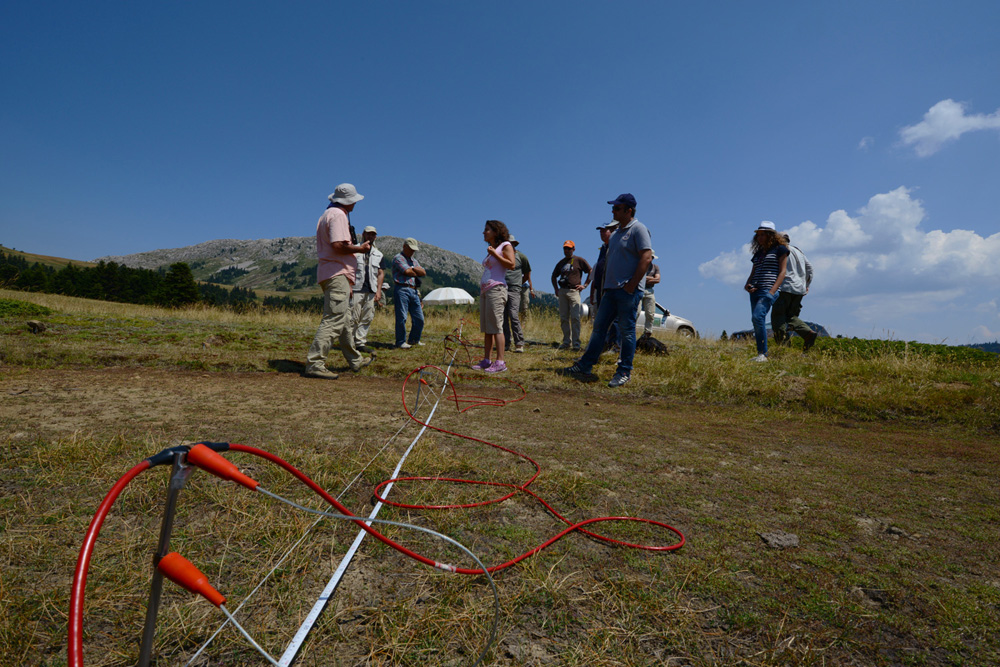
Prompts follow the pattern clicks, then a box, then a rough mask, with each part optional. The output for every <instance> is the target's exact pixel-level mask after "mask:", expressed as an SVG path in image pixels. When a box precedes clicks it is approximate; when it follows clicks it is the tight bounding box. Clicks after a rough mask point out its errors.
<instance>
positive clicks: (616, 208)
mask: <svg viewBox="0 0 1000 667" xmlns="http://www.w3.org/2000/svg"><path fill="white" fill-rule="evenodd" d="M611 210H612V211H614V212H615V213H617V212H618V211H624V210H625V207H624V206H612V207H611Z"/></svg>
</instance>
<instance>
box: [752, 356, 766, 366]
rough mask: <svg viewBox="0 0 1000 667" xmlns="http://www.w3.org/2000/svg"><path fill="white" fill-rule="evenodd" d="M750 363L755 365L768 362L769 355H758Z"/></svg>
mask: <svg viewBox="0 0 1000 667" xmlns="http://www.w3.org/2000/svg"><path fill="white" fill-rule="evenodd" d="M750 361H751V362H753V363H755V364H762V363H764V362H765V361H767V355H766V354H758V355H757V356H756V357H754V358H753V359H751V360H750Z"/></svg>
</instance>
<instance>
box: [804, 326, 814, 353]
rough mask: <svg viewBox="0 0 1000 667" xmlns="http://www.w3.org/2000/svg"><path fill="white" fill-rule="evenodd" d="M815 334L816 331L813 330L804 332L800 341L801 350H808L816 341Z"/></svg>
mask: <svg viewBox="0 0 1000 667" xmlns="http://www.w3.org/2000/svg"><path fill="white" fill-rule="evenodd" d="M816 336H817V334H816V332H815V331H811V332H809V333H808V334H806V335H805V336H803V337H802V341H803V342H802V351H803V352H808V351H809V348H810V347H812V346H813V345H814V344H815V343H816Z"/></svg>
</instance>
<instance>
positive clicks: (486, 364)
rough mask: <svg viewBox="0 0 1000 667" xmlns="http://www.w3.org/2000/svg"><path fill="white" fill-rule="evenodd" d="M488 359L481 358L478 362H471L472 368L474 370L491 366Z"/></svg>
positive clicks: (483, 369)
mask: <svg viewBox="0 0 1000 667" xmlns="http://www.w3.org/2000/svg"><path fill="white" fill-rule="evenodd" d="M492 365H493V364H491V363H490V360H489V359H483V360H482V361H480V362H479V363H478V364H473V366H472V370H474V371H485V370H486V369H487V368H489V367H490V366H492Z"/></svg>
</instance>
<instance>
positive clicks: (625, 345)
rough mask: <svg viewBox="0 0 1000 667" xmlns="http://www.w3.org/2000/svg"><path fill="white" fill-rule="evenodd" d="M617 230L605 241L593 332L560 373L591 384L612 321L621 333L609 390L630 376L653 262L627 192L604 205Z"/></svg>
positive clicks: (647, 239)
mask: <svg viewBox="0 0 1000 667" xmlns="http://www.w3.org/2000/svg"><path fill="white" fill-rule="evenodd" d="M608 203H609V204H611V215H612V217H613V218H614V220H615V222H617V223H618V228H617V229H615V231H614V232H613V233H612V234H611V238H610V239H608V252H607V263H606V264H605V268H604V293H603V294H602V296H601V303H600V305H599V306H598V307H597V316H596V317H595V318H594V329H593V331H592V332H591V334H590V341H589V342H588V343H587V349H586V350H584V352H583V356H581V357H580V359H579V360H577V362H576V363H575V364H573V365H572V366H570V367H569V368H567V369H565V371H563V372H564V373H566V374H568V375H572V376H574V377H576V378H578V379H580V380H583V381H584V382H593V381H594V380H596V379H597V376H596V375H594V374H593V373H592V372H591V369H592V368H593V367H594V364H596V363H597V360H598V359H600V357H601V353H602V352H603V351H604V341H605V340H606V338H607V335H608V329H610V328H611V324H612V323H613V322H617V323H618V330H619V331H620V332H621V355H620V357H619V360H618V368H617V369H616V370H615V374H614V376H613V377H612V378H611V380H610V381H609V382H608V386H609V387H621V386H624V385H625V383H627V382H628V381H629V380H630V379H631V377H632V360H633V359H634V358H635V321H636V317H637V315H638V311H639V303H640V302H641V301H642V295H643V291H644V289H645V285H646V270H647V269H648V268H649V264H650V262H651V261H653V244H652V241H651V240H650V237H649V229H647V228H646V226H645V225H644V224H642V223H641V222H639V221H638V220H636V219H635V207H636V202H635V197H633V196H632V194H631V193H628V192H626V193H624V194H620V195H618V197H616V198H615V199H612V200H611V201H609V202H608Z"/></svg>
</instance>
